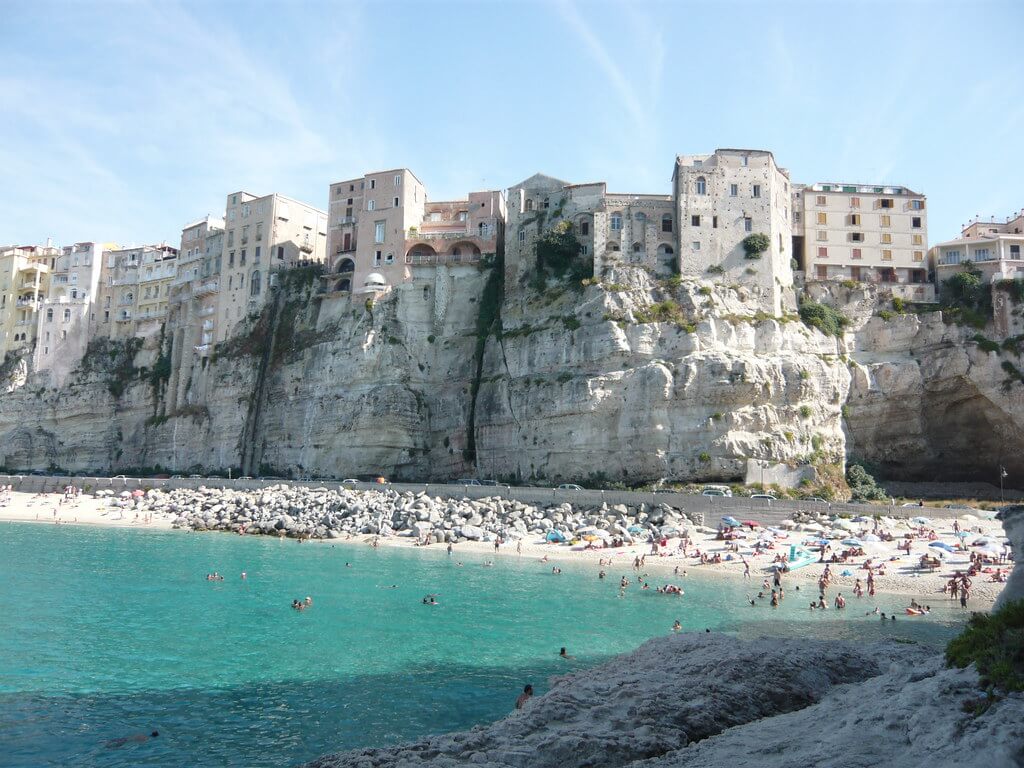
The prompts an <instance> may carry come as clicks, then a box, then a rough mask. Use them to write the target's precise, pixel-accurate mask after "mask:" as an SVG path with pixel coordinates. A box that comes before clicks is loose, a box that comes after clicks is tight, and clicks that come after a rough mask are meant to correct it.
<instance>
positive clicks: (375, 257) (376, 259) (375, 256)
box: [373, 251, 380, 267]
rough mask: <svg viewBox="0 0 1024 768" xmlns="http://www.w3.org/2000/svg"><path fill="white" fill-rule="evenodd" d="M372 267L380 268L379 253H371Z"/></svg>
mask: <svg viewBox="0 0 1024 768" xmlns="http://www.w3.org/2000/svg"><path fill="white" fill-rule="evenodd" d="M373 265H374V266H375V267H379V266H380V251H374V252H373Z"/></svg>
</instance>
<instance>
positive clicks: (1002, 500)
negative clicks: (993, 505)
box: [999, 464, 1006, 504]
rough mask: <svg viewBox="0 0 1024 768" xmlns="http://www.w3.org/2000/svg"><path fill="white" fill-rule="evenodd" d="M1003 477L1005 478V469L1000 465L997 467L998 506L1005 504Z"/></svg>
mask: <svg viewBox="0 0 1024 768" xmlns="http://www.w3.org/2000/svg"><path fill="white" fill-rule="evenodd" d="M1005 477H1006V468H1005V467H1004V466H1003V465H1002V464H1000V465H999V503H1000V504H1005V503H1006V499H1005V498H1004V497H1003V479H1004V478H1005Z"/></svg>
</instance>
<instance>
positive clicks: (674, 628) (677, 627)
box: [672, 619, 683, 632]
mask: <svg viewBox="0 0 1024 768" xmlns="http://www.w3.org/2000/svg"><path fill="white" fill-rule="evenodd" d="M682 628H683V625H682V624H680V623H679V619H676V623H675V624H673V625H672V631H673V632H679V631H681V630H682Z"/></svg>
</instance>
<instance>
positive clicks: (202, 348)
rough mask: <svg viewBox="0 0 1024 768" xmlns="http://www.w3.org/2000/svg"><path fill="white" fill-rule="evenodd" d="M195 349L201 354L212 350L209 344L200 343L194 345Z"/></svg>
mask: <svg viewBox="0 0 1024 768" xmlns="http://www.w3.org/2000/svg"><path fill="white" fill-rule="evenodd" d="M193 349H195V351H196V352H198V353H199V354H200V355H205V354H206V353H207V352H209V351H210V345H209V344H199V345H197V346H195V347H193Z"/></svg>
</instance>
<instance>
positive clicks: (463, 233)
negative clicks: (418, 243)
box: [406, 228, 487, 240]
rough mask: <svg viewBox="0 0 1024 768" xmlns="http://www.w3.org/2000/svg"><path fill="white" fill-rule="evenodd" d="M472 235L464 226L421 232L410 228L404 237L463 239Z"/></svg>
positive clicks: (416, 238) (411, 238)
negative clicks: (446, 230) (452, 229)
mask: <svg viewBox="0 0 1024 768" xmlns="http://www.w3.org/2000/svg"><path fill="white" fill-rule="evenodd" d="M474 236H475V235H473V234H472V233H470V232H469V231H468V230H467V229H465V228H463V229H460V230H458V231H457V232H452V231H449V232H422V231H417V230H412V229H410V230H409V232H408V234H407V235H406V238H407V239H408V240H465V239H466V238H467V237H474ZM484 237H487V235H484Z"/></svg>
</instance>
